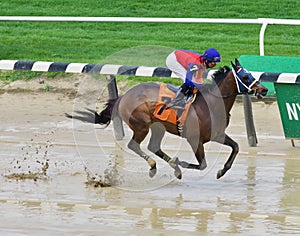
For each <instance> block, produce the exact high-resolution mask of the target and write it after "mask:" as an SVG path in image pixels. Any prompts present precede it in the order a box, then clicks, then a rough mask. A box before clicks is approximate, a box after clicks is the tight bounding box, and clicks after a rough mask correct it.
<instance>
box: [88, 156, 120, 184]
mask: <svg viewBox="0 0 300 236" xmlns="http://www.w3.org/2000/svg"><path fill="white" fill-rule="evenodd" d="M84 171H85V172H86V175H87V181H86V182H85V184H86V186H87V187H94V188H99V187H100V188H101V187H102V188H103V187H113V186H117V185H119V184H120V183H121V182H122V178H121V176H120V175H119V172H118V170H117V167H116V163H114V162H113V161H110V162H109V164H108V167H107V168H106V169H105V170H104V173H103V175H99V174H97V173H92V172H91V171H90V170H89V169H88V168H87V167H85V168H84Z"/></svg>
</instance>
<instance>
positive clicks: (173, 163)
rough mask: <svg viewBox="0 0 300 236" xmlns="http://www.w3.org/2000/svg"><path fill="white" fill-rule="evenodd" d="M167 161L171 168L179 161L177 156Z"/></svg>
mask: <svg viewBox="0 0 300 236" xmlns="http://www.w3.org/2000/svg"><path fill="white" fill-rule="evenodd" d="M168 163H169V165H170V166H171V167H172V168H174V169H175V168H176V166H177V165H178V163H179V159H178V157H173V158H172V159H171V160H169V161H168Z"/></svg>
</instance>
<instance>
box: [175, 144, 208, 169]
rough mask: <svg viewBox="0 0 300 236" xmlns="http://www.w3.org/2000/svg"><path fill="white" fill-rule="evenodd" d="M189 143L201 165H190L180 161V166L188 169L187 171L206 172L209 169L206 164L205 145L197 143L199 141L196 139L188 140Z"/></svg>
mask: <svg viewBox="0 0 300 236" xmlns="http://www.w3.org/2000/svg"><path fill="white" fill-rule="evenodd" d="M187 141H188V142H189V144H190V145H191V147H192V149H193V151H194V153H195V156H196V159H197V161H198V163H199V165H197V164H192V163H188V162H185V161H179V162H178V164H179V165H180V166H181V167H183V168H187V169H196V170H204V169H205V168H206V167H207V164H206V160H205V152H204V147H203V143H201V142H199V141H198V142H197V139H194V138H188V139H187Z"/></svg>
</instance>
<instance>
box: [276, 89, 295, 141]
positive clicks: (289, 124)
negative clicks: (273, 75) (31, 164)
mask: <svg viewBox="0 0 300 236" xmlns="http://www.w3.org/2000/svg"><path fill="white" fill-rule="evenodd" d="M274 86H275V90H276V98H277V103H278V108H279V111H280V116H281V122H282V126H283V130H284V134H285V137H286V138H292V139H293V138H300V84H297V83H296V84H291V83H274Z"/></svg>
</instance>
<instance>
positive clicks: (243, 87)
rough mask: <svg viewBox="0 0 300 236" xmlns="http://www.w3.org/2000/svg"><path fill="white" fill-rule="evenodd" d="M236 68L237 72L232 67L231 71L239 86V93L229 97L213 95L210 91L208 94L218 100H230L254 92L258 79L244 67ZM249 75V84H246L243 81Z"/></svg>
mask: <svg viewBox="0 0 300 236" xmlns="http://www.w3.org/2000/svg"><path fill="white" fill-rule="evenodd" d="M236 68H238V70H237V71H235V69H234V67H232V69H231V71H232V74H233V76H234V79H235V84H236V86H237V90H238V91H237V92H235V93H232V94H229V95H221V96H219V95H216V94H215V93H213V92H212V91H211V90H210V89H209V90H208V92H209V93H210V94H211V95H213V96H215V97H218V98H230V97H233V96H236V95H238V94H247V93H249V92H251V91H252V87H253V86H254V84H255V83H256V82H257V81H258V80H257V79H255V78H254V77H253V76H252V74H251V73H250V72H249V71H247V70H246V69H244V68H243V67H242V66H237V67H236ZM245 75H247V76H248V82H247V83H245V82H243V81H242V78H243V77H244V76H245Z"/></svg>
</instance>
